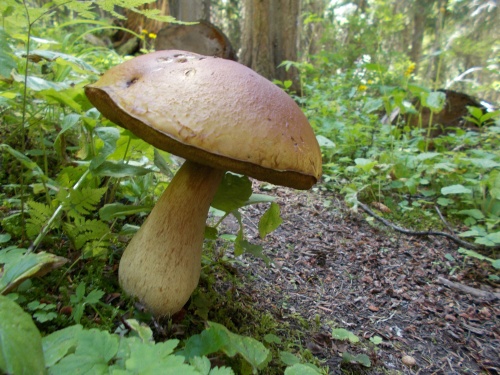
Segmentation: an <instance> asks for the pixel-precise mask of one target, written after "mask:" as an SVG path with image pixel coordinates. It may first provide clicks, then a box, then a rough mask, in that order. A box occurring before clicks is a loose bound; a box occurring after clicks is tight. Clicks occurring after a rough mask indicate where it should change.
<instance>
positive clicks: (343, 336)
mask: <svg viewBox="0 0 500 375" xmlns="http://www.w3.org/2000/svg"><path fill="white" fill-rule="evenodd" d="M332 337H333V338H334V339H335V340H343V341H344V340H349V341H350V342H352V343H353V344H355V343H357V342H359V337H358V336H356V335H355V334H354V333H352V332H350V331H348V330H347V329H344V328H335V329H333V330H332Z"/></svg>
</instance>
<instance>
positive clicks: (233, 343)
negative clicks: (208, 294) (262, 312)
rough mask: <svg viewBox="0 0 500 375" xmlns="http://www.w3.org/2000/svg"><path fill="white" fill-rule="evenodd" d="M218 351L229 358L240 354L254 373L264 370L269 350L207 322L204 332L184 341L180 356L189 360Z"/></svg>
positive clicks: (222, 327) (250, 339)
mask: <svg viewBox="0 0 500 375" xmlns="http://www.w3.org/2000/svg"><path fill="white" fill-rule="evenodd" d="M218 351H222V352H224V353H225V354H226V355H228V356H229V357H233V356H235V355H236V354H240V355H241V356H242V357H243V358H244V359H245V360H246V361H247V362H248V363H249V364H250V365H251V366H252V368H253V369H254V373H256V371H257V370H258V369H262V368H264V367H265V365H266V364H267V362H268V361H269V359H270V358H269V354H270V352H269V350H268V349H266V348H265V346H264V345H262V344H261V343H260V342H258V341H257V340H255V339H252V338H250V337H243V336H240V335H236V334H234V333H232V332H230V331H229V330H228V329H227V328H226V327H224V326H223V325H220V324H217V323H214V322H208V328H207V329H206V330H205V331H203V332H202V333H201V334H199V335H195V336H191V337H190V338H189V339H188V340H187V341H186V346H185V347H184V350H183V351H182V355H184V356H185V357H186V358H188V359H190V358H194V357H201V356H206V355H208V354H212V353H216V352H218Z"/></svg>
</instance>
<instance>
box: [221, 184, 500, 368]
mask: <svg viewBox="0 0 500 375" xmlns="http://www.w3.org/2000/svg"><path fill="white" fill-rule="evenodd" d="M263 193H267V194H271V195H274V196H277V197H278V199H277V203H278V204H279V205H280V207H281V216H282V218H283V224H282V225H281V226H280V227H279V228H278V229H277V230H276V231H275V232H273V233H272V234H270V235H268V236H267V237H266V239H265V240H264V241H261V240H260V239H259V236H258V230H257V225H256V223H258V220H259V218H260V217H261V216H262V213H263V211H264V210H265V209H266V208H267V206H265V205H262V206H251V207H249V208H247V209H246V212H245V215H246V218H247V219H246V222H247V226H246V235H247V237H248V239H249V241H251V242H252V243H261V244H262V245H263V246H264V249H265V250H264V251H265V254H266V255H267V256H269V257H270V258H271V259H272V261H273V264H272V265H271V266H268V267H266V266H265V264H264V262H262V261H261V260H255V259H249V257H248V256H245V257H244V258H243V260H242V261H243V265H242V266H241V267H238V272H239V273H240V274H243V275H245V276H246V277H248V279H249V280H248V282H245V287H244V288H245V290H243V291H240V292H243V293H245V294H247V295H252V296H253V297H252V298H253V299H254V302H255V308H257V309H260V310H262V311H268V312H270V313H271V314H273V316H274V317H275V318H276V319H277V320H278V321H280V322H286V323H288V324H290V325H295V326H298V325H299V323H298V320H297V317H301V318H302V319H305V320H307V321H308V322H309V323H310V324H309V328H306V329H304V328H301V329H304V336H303V342H302V343H301V345H302V346H303V347H306V348H308V349H309V350H310V351H311V352H312V353H313V354H314V355H315V356H316V357H318V358H320V359H321V360H322V361H323V364H324V365H325V366H328V367H329V371H330V373H333V374H337V373H358V372H361V373H366V374H379V373H383V374H497V373H499V372H500V303H499V300H498V299H496V300H495V299H493V300H491V299H490V300H487V299H482V298H479V297H474V296H472V295H470V294H465V293H463V292H460V291H458V290H455V289H450V288H448V287H446V286H444V285H442V284H440V283H438V281H437V279H438V277H443V278H446V279H448V280H451V281H454V282H456V283H460V284H462V285H467V286H470V287H473V288H476V289H478V290H486V291H490V292H499V291H500V286H499V285H498V284H493V283H492V282H491V281H489V280H488V275H489V274H492V273H494V269H493V268H491V267H490V266H489V265H488V264H483V263H480V262H478V261H477V260H476V259H472V258H466V259H464V258H463V257H462V256H461V255H460V254H458V253H457V252H456V250H457V245H455V244H454V243H451V242H449V241H448V240H446V239H443V238H436V237H433V238H430V237H412V236H406V235H402V234H399V233H396V232H394V231H392V230H390V229H389V228H386V227H382V226H380V225H379V224H370V223H369V222H368V221H367V220H366V218H367V217H366V215H363V214H362V213H361V212H360V213H356V212H353V211H352V210H350V209H349V208H348V207H346V206H345V204H344V203H342V201H341V200H340V199H338V198H337V197H336V196H335V195H333V194H332V193H328V192H320V191H316V192H297V191H293V190H289V189H282V188H277V189H273V190H272V191H271V192H269V191H266V192H263ZM224 224H225V226H226V228H227V230H228V231H232V232H233V233H234V231H235V229H237V226H236V227H235V223H234V222H231V221H230V220H226V222H225V223H224ZM429 229H439V228H429ZM446 254H451V255H452V256H453V258H454V259H455V261H453V260H451V261H450V260H448V259H447V257H445V255H446ZM448 258H449V256H448ZM245 259H246V260H245ZM245 265H247V267H245ZM318 319H319V324H316V323H315V322H317V321H318ZM332 328H345V329H348V330H349V331H351V332H352V333H354V334H356V335H357V336H358V337H359V338H360V339H361V342H360V343H358V344H350V343H348V342H345V341H339V340H334V339H333V338H332V334H331V331H332ZM372 336H379V337H381V338H382V339H383V342H382V343H381V344H379V345H378V347H377V348H376V350H374V348H375V346H374V345H371V343H370V341H369V338H370V337H372ZM344 352H349V353H351V354H361V353H364V354H366V355H368V356H369V357H370V359H371V363H372V366H371V368H369V369H365V368H363V367H362V366H360V365H354V366H353V365H347V366H346V364H345V363H344V364H343V363H342V353H344ZM405 355H408V356H411V357H413V358H414V359H415V360H416V364H415V365H414V366H405V365H404V364H403V363H402V358H403V356H405Z"/></svg>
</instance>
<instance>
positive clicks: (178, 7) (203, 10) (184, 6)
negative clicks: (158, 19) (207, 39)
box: [168, 0, 210, 22]
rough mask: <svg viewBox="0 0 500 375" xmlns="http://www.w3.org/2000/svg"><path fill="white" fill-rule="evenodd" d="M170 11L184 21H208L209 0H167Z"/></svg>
mask: <svg viewBox="0 0 500 375" xmlns="http://www.w3.org/2000/svg"><path fill="white" fill-rule="evenodd" d="M168 4H169V6H170V13H171V15H172V16H174V17H175V18H176V19H178V20H180V21H186V22H195V21H199V20H204V21H210V0H168Z"/></svg>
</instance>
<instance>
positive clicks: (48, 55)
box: [29, 50, 99, 74]
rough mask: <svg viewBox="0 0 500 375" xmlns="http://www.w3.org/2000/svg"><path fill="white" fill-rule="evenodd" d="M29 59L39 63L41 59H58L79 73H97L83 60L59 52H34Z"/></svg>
mask: <svg viewBox="0 0 500 375" xmlns="http://www.w3.org/2000/svg"><path fill="white" fill-rule="evenodd" d="M29 58H30V60H32V61H40V60H42V59H43V60H47V61H56V60H58V59H62V60H65V61H67V62H68V63H70V64H71V66H72V67H73V68H74V69H75V70H76V71H77V72H79V73H87V72H91V73H96V74H98V73H99V71H98V70H97V69H95V68H94V67H93V66H92V65H89V64H88V63H86V62H85V61H84V60H82V59H80V58H78V57H76V56H74V55H67V54H65V53H61V52H55V51H50V50H34V51H32V52H31V53H30V54H29Z"/></svg>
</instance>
